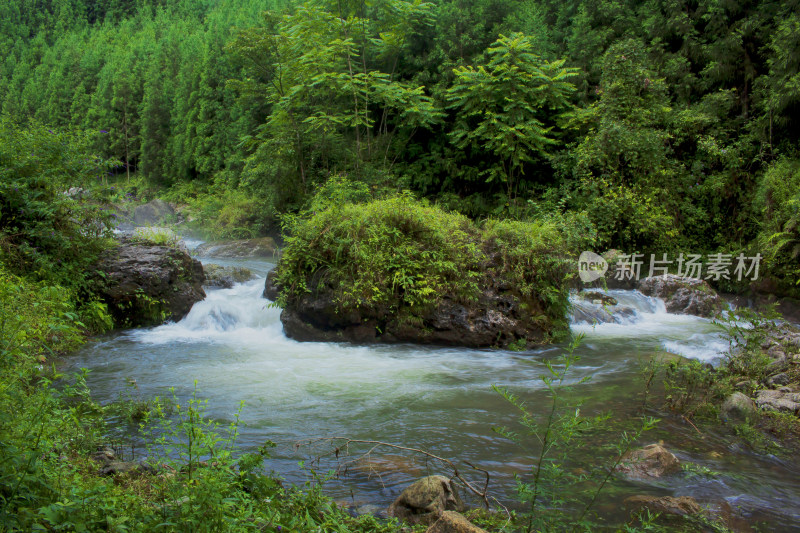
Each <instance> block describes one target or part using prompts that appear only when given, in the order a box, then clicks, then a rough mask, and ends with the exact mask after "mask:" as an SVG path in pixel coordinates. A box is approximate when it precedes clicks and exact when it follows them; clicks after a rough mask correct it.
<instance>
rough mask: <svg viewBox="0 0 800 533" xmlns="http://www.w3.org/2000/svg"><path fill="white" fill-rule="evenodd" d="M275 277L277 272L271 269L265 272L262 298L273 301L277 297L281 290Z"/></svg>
mask: <svg viewBox="0 0 800 533" xmlns="http://www.w3.org/2000/svg"><path fill="white" fill-rule="evenodd" d="M277 277H278V272H277V271H276V270H275V269H272V270H270V271H269V272H268V273H267V280H266V281H265V282H264V298H267V299H269V300H272V301H273V302H274V301H275V300H277V299H278V296H279V295H280V292H281V288H280V286H278V283H277V281H276V278H277Z"/></svg>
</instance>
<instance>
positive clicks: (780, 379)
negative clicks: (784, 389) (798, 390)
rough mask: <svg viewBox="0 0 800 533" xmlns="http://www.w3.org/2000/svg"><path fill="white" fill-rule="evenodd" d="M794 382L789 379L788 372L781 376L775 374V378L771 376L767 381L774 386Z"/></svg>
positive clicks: (782, 373)
mask: <svg viewBox="0 0 800 533" xmlns="http://www.w3.org/2000/svg"><path fill="white" fill-rule="evenodd" d="M791 381H792V378H790V377H789V374H787V373H786V372H781V373H780V374H775V375H774V376H770V377H769V378H768V379H767V383H768V384H770V385H772V386H773V387H774V386H781V385H788V384H789V383H790V382H791Z"/></svg>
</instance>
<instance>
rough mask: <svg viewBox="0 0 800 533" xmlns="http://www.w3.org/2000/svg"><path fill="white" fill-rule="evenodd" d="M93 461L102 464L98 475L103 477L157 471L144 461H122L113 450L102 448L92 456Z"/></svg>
mask: <svg viewBox="0 0 800 533" xmlns="http://www.w3.org/2000/svg"><path fill="white" fill-rule="evenodd" d="M92 459H93V460H94V461H95V462H97V463H99V464H100V468H99V469H98V470H97V473H98V474H100V475H101V476H115V475H118V474H129V473H138V474H152V473H154V472H155V469H154V468H153V467H152V466H150V465H149V464H147V463H145V462H143V461H121V460H119V459H118V458H117V457H116V454H115V453H114V451H113V450H112V449H111V448H108V447H101V448H100V449H98V450H97V452H95V453H94V454H93V455H92Z"/></svg>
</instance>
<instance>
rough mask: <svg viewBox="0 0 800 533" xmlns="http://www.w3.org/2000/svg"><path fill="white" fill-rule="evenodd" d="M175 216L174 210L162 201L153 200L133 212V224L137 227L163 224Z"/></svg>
mask: <svg viewBox="0 0 800 533" xmlns="http://www.w3.org/2000/svg"><path fill="white" fill-rule="evenodd" d="M174 216H175V210H174V209H173V208H172V206H171V205H169V204H168V203H167V202H165V201H164V200H159V199H155V200H152V201H150V202H147V203H146V204H144V205H140V206H137V207H136V208H135V209H134V210H133V222H134V224H136V225H138V226H147V225H151V224H158V223H160V222H164V221H165V220H166V219H168V218H170V217H174Z"/></svg>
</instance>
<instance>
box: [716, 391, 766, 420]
mask: <svg viewBox="0 0 800 533" xmlns="http://www.w3.org/2000/svg"><path fill="white" fill-rule="evenodd" d="M720 411H721V414H722V418H723V419H724V420H726V421H730V422H752V421H753V420H755V419H756V418H758V408H757V407H756V404H755V402H754V401H753V400H751V399H750V398H749V397H748V396H745V395H744V394H742V393H741V392H734V393H733V394H731V395H730V396H728V398H727V399H726V400H725V402H724V403H723V404H722V408H721V409H720Z"/></svg>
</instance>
